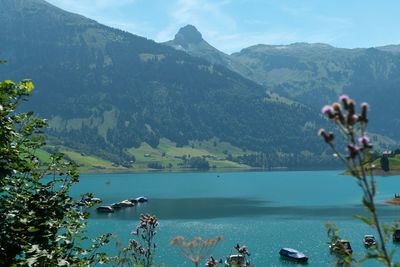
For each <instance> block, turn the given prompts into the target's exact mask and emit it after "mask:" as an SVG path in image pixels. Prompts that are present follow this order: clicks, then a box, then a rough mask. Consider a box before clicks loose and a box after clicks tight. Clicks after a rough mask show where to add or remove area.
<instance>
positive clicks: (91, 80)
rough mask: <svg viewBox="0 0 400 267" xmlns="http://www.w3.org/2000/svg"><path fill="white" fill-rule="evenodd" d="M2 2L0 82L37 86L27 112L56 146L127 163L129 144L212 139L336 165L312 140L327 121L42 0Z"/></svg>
mask: <svg viewBox="0 0 400 267" xmlns="http://www.w3.org/2000/svg"><path fill="white" fill-rule="evenodd" d="M0 6H1V7H2V10H3V12H1V13H0V24H1V25H2V27H0V43H1V44H2V46H1V48H0V55H1V56H2V57H3V58H4V59H6V60H7V62H8V63H7V64H6V65H2V66H0V79H14V80H20V79H23V78H32V79H33V80H34V82H35V84H36V88H37V90H36V92H35V93H34V96H33V98H32V101H30V102H29V103H27V105H26V106H25V107H24V108H25V109H31V110H34V111H36V112H37V113H38V114H39V116H41V117H45V118H48V120H49V123H50V126H51V128H50V129H49V130H48V132H47V134H48V138H49V140H50V143H51V144H53V145H57V146H62V147H68V148H71V149H72V150H74V151H79V152H80V153H84V154H85V155H95V156H96V157H98V158H100V159H103V160H106V161H108V162H112V163H114V165H124V166H129V165H130V164H131V162H135V160H137V161H138V162H139V161H140V160H141V157H140V153H139V154H137V153H136V152H134V151H135V149H133V150H132V149H131V148H132V147H134V148H136V149H139V150H140V149H141V147H142V144H143V143H146V144H148V145H149V146H150V147H151V148H153V149H156V148H157V147H158V146H159V145H160V140H162V138H166V139H168V140H171V141H172V142H174V143H176V147H187V146H190V144H191V143H193V142H200V141H201V142H203V141H204V140H211V139H213V138H217V139H218V140H220V141H221V142H225V143H229V144H231V145H232V146H234V147H238V148H241V149H243V150H248V151H250V150H251V151H254V152H257V153H261V154H262V155H264V156H262V158H263V159H255V158H250V157H247V158H241V159H235V160H238V161H244V162H248V161H255V160H256V161H263V160H264V158H268V162H269V166H285V167H292V168H299V167H302V168H303V167H313V166H318V167H321V166H322V167H324V166H325V167H329V166H330V167H332V166H335V163H334V162H332V161H331V160H329V159H328V158H327V157H321V155H323V154H324V151H325V150H326V147H325V146H324V144H323V143H322V142H321V141H320V140H319V138H318V137H317V135H316V132H317V130H318V128H319V127H320V126H321V125H323V124H324V123H325V121H324V120H322V118H321V117H320V116H319V114H318V113H316V112H315V111H313V110H312V109H311V108H309V107H308V106H306V105H303V104H299V103H298V102H295V101H286V100H284V99H285V98H280V97H273V98H272V96H271V95H270V94H267V93H266V91H265V88H264V87H262V86H260V85H259V84H257V83H255V82H253V81H250V80H248V79H245V78H243V77H242V76H240V75H239V74H237V73H235V72H232V71H231V70H229V69H227V68H225V67H223V66H220V65H217V64H213V63H210V62H208V61H206V60H204V59H200V58H198V57H192V56H189V55H188V54H187V53H185V52H182V51H177V50H175V49H173V48H170V47H168V46H165V45H162V44H157V43H155V42H153V41H151V40H147V39H146V38H143V37H139V36H136V35H132V34H129V33H127V32H123V31H120V30H117V29H113V28H110V27H106V26H104V25H101V24H99V23H97V22H95V21H93V20H90V19H87V18H85V17H82V16H80V15H76V14H72V13H68V12H65V11H63V10H61V9H59V8H56V7H54V6H52V5H50V4H48V3H46V2H45V1H43V0H24V1H22V0H15V1H14V0H0ZM161 145H162V144H161ZM199 153H200V152H199ZM261 154H260V155H261ZM136 156H137V158H136ZM232 157H233V156H232ZM140 164H142V163H140ZM171 164H173V162H172V163H171ZM215 164H216V165H217V163H215ZM218 164H219V163H218Z"/></svg>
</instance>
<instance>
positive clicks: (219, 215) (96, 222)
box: [73, 171, 400, 266]
mask: <svg viewBox="0 0 400 267" xmlns="http://www.w3.org/2000/svg"><path fill="white" fill-rule="evenodd" d="M338 173H339V172H338V171H307V172H306V171H304V172H238V173H211V172H207V173H146V174H101V175H97V174H96V175H94V174H93V175H82V176H81V180H80V183H79V184H78V186H76V187H75V189H74V190H73V194H74V195H79V194H82V193H84V192H93V193H94V194H95V195H96V196H97V197H100V198H102V199H103V203H105V204H107V203H112V202H117V201H120V200H123V199H127V198H132V197H137V196H141V195H144V196H147V197H148V198H149V200H150V201H149V202H148V203H146V204H141V205H139V206H138V207H132V208H125V209H122V210H120V211H116V212H115V213H114V214H98V213H96V212H92V216H91V219H90V222H89V233H90V234H93V235H99V234H101V233H106V232H112V233H114V234H115V235H116V236H117V238H118V239H120V240H121V241H122V243H123V244H127V243H128V240H129V239H130V238H131V236H130V233H131V231H133V230H134V229H135V226H136V224H137V220H138V217H139V215H140V214H141V213H151V214H155V215H157V217H158V219H159V221H160V227H159V230H158V234H157V244H158V247H159V249H158V251H157V257H156V262H157V263H159V264H161V263H163V264H166V265H168V266H191V265H190V263H189V262H187V261H186V260H185V258H184V257H183V256H181V255H180V254H179V253H178V252H177V251H176V250H175V248H173V247H171V246H170V245H169V242H170V240H171V239H172V238H174V237H175V236H177V235H182V236H184V237H186V238H192V237H195V236H201V237H203V238H208V237H215V236H217V235H223V236H224V240H223V242H222V243H220V244H219V245H218V246H217V247H216V249H215V250H214V252H213V255H214V256H216V257H218V258H220V257H222V258H223V257H225V256H226V255H228V254H229V253H230V252H233V246H234V245H235V244H236V243H240V244H241V245H246V246H247V247H248V249H249V250H250V252H251V253H252V255H251V261H252V263H254V264H255V265H256V266H288V265H293V263H291V262H286V261H283V260H281V259H280V257H279V254H278V252H279V249H280V248H281V247H293V248H296V249H298V250H300V251H302V252H304V253H305V254H306V255H307V256H308V257H309V264H308V266H332V265H334V258H333V257H332V255H331V254H330V253H329V249H328V247H327V244H326V242H327V241H328V239H327V235H326V230H325V228H324V223H325V222H326V221H331V222H333V223H335V224H336V225H337V226H338V227H340V228H341V236H342V237H343V238H346V239H349V240H351V243H352V246H353V249H354V252H355V255H359V256H360V255H363V253H364V252H365V248H364V246H363V244H362V237H363V236H364V234H368V233H372V234H374V232H373V230H372V229H370V228H368V227H367V226H366V225H364V224H363V223H361V222H359V221H358V220H356V219H354V218H353V216H352V215H353V214H363V212H364V211H363V208H362V207H361V206H360V203H361V201H360V200H361V191H360V189H359V188H358V186H357V185H356V182H355V181H354V179H353V178H352V177H347V176H340V175H338ZM377 181H378V193H377V201H378V203H382V201H383V200H385V199H389V198H392V197H393V195H394V193H400V177H378V178H377ZM396 190H397V191H396ZM379 208H380V214H381V218H382V219H383V220H384V221H385V222H392V221H394V220H395V219H396V218H397V219H398V218H400V207H391V206H386V205H381V204H380V205H379ZM390 247H391V248H393V245H392V244H390ZM107 250H108V252H110V253H115V251H116V249H115V246H114V245H113V244H112V245H110V246H109V247H108V248H107ZM364 265H367V266H376V263H375V264H374V263H370V264H364ZM202 266H204V263H202Z"/></svg>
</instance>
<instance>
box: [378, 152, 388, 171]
mask: <svg viewBox="0 0 400 267" xmlns="http://www.w3.org/2000/svg"><path fill="white" fill-rule="evenodd" d="M380 163H381V168H382V170H383V171H385V172H388V171H390V165H389V158H388V156H387V155H382V157H381V160H380Z"/></svg>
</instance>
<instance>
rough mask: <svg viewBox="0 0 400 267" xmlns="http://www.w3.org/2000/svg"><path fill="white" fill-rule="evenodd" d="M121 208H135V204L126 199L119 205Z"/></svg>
mask: <svg viewBox="0 0 400 267" xmlns="http://www.w3.org/2000/svg"><path fill="white" fill-rule="evenodd" d="M118 204H119V205H120V206H121V207H133V206H135V204H133V203H132V201H130V200H128V199H125V200H122V201H121V202H119V203H118Z"/></svg>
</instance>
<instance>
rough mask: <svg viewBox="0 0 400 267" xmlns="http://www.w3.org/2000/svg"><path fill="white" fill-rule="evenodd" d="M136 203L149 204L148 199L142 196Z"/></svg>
mask: <svg viewBox="0 0 400 267" xmlns="http://www.w3.org/2000/svg"><path fill="white" fill-rule="evenodd" d="M136 201H137V202H139V203H143V202H147V201H149V200H148V199H147V197H144V196H140V197H137V198H136Z"/></svg>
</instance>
